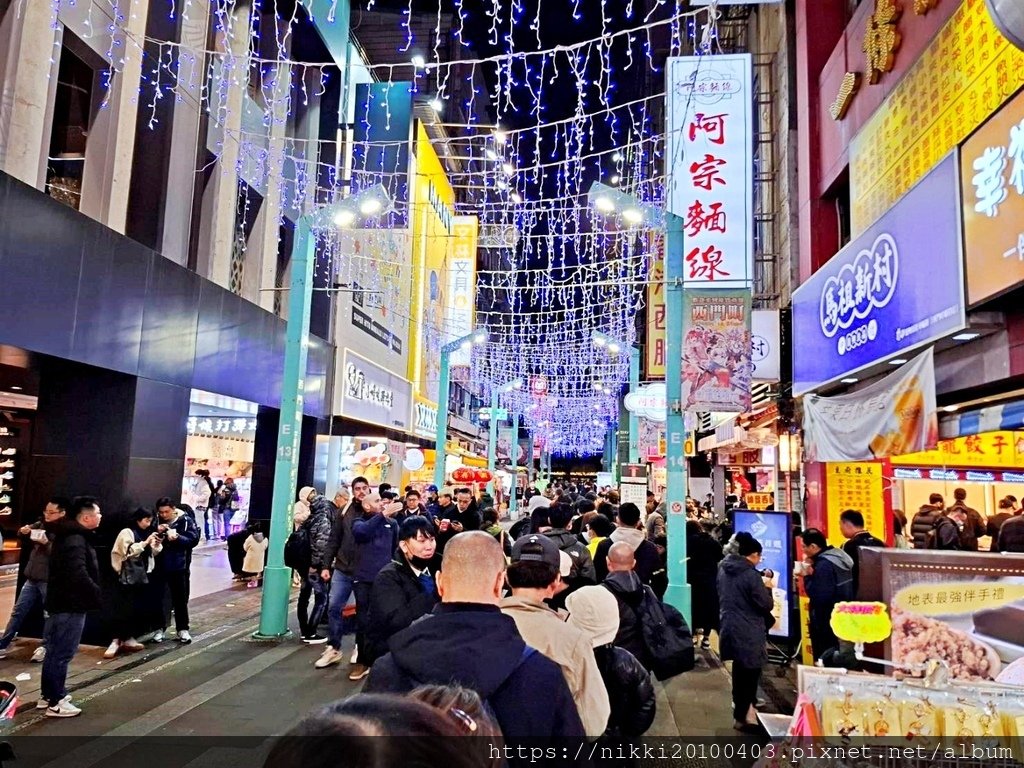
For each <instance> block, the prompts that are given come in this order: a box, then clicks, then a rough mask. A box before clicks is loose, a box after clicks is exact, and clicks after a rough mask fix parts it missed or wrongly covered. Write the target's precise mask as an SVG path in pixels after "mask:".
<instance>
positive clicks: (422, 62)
mask: <svg viewBox="0 0 1024 768" xmlns="http://www.w3.org/2000/svg"><path fill="white" fill-rule="evenodd" d="M412 65H413V66H414V67H416V68H417V69H423V68H424V67H425V66H427V60H426V59H425V58H423V56H421V55H420V54H418V53H417V54H416V55H415V56H413V57H412Z"/></svg>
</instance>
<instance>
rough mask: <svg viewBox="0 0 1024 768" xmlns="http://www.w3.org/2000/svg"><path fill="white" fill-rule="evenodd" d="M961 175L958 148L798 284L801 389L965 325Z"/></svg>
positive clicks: (796, 343) (796, 356)
mask: <svg viewBox="0 0 1024 768" xmlns="http://www.w3.org/2000/svg"><path fill="white" fill-rule="evenodd" d="M956 173H957V172H956V158H955V157H954V156H952V155H950V156H949V157H947V158H946V159H945V160H944V161H943V162H942V163H941V164H940V165H939V166H938V167H936V168H935V169H934V170H933V171H932V172H931V173H930V174H928V176H926V177H925V178H924V179H922V180H921V182H920V183H918V185H917V186H916V187H914V188H913V189H912V190H911V191H910V192H908V193H907V194H906V196H905V197H904V198H903V199H902V200H900V201H899V202H898V203H897V204H896V205H895V206H894V207H893V208H892V209H891V210H890V211H889V212H888V213H887V214H886V215H885V216H883V217H882V218H881V219H879V220H878V221H877V222H875V224H874V225H872V226H871V227H869V228H868V229H867V230H866V231H865V232H864V233H863V234H862V235H861V236H860V237H858V238H856V239H854V240H853V241H851V242H850V244H849V245H847V246H846V247H845V248H843V249H842V250H841V251H839V253H837V254H836V255H835V256H833V257H832V258H831V259H830V260H829V262H828V263H827V264H825V266H824V267H822V268H821V269H819V270H818V271H817V272H815V273H814V275H813V276H812V277H811V278H810V279H809V280H807V281H806V282H805V283H804V284H803V285H801V286H800V287H799V288H798V289H797V290H796V291H794V293H793V394H794V395H801V394H804V393H806V392H808V391H810V390H812V389H815V388H816V387H819V386H821V385H822V384H826V383H830V382H833V381H836V380H837V379H840V378H842V377H844V376H849V375H850V374H851V373H855V372H857V371H859V370H861V369H862V368H866V367H868V366H870V365H874V364H875V363H878V362H881V361H882V360H885V359H886V358H887V357H890V356H892V355H894V354H897V353H901V352H907V351H909V350H911V349H914V348H916V347H920V346H923V345H925V344H928V343H930V342H932V341H935V340H936V339H940V338H942V337H944V336H947V335H949V334H950V333H954V332H956V331H958V330H960V329H961V328H963V327H964V324H965V315H964V299H963V279H962V277H961V275H962V270H963V262H962V259H961V255H960V253H961V248H960V211H959V203H958V200H957V198H958V195H957V187H958V184H957V175H956ZM931 278H934V279H931Z"/></svg>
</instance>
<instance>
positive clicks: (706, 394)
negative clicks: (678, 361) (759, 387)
mask: <svg viewBox="0 0 1024 768" xmlns="http://www.w3.org/2000/svg"><path fill="white" fill-rule="evenodd" d="M683 329H684V331H685V336H684V337H683V385H682V392H683V408H684V410H686V411H691V412H701V411H719V412H725V413H745V412H747V411H749V410H750V379H751V375H752V372H753V365H752V362H751V349H750V291H749V290H743V289H738V290H722V289H704V288H702V289H693V290H687V291H686V292H685V293H684V294H683Z"/></svg>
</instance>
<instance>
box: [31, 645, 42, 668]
mask: <svg viewBox="0 0 1024 768" xmlns="http://www.w3.org/2000/svg"><path fill="white" fill-rule="evenodd" d="M29 661H31V662H32V663H33V664H42V663H43V662H44V661H46V646H45V645H40V646H39V647H38V648H36V649H35V651H33V652H32V658H31V659H29Z"/></svg>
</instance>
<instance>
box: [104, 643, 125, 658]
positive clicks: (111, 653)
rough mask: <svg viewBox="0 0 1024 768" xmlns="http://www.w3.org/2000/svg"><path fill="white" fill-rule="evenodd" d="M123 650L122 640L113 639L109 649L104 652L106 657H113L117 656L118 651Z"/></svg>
mask: <svg viewBox="0 0 1024 768" xmlns="http://www.w3.org/2000/svg"><path fill="white" fill-rule="evenodd" d="M119 650H121V641H120V640H111V641H110V645H108V646H107V650H105V651H104V652H103V658H104V659H112V658H114V657H115V656H117V652H118V651H119Z"/></svg>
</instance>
